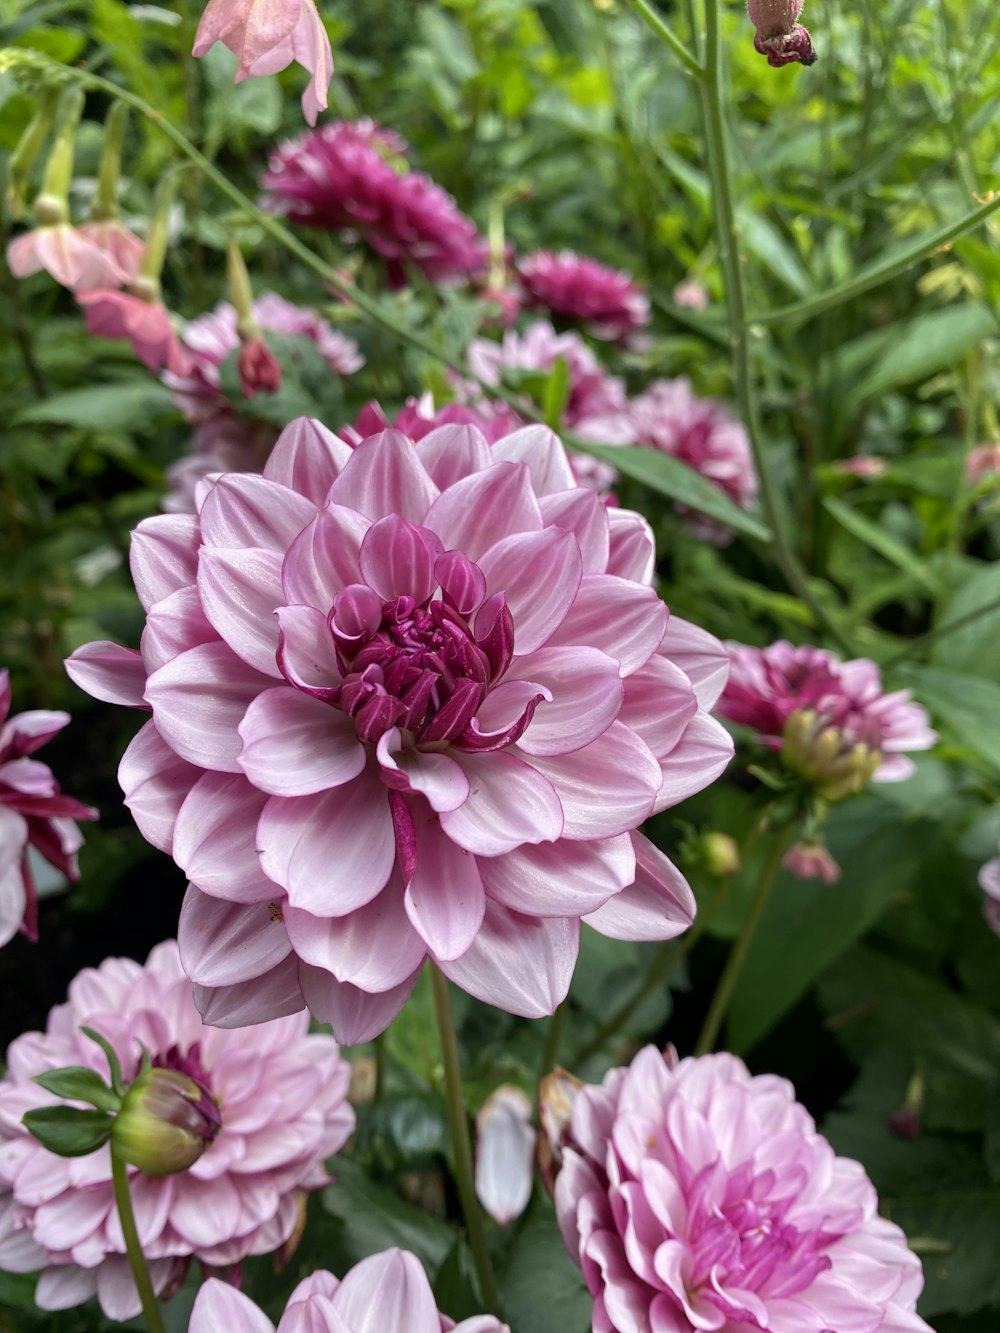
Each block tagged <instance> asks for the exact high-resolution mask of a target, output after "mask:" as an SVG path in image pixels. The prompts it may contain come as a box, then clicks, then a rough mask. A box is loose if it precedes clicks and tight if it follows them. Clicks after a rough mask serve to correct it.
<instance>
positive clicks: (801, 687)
mask: <svg viewBox="0 0 1000 1333" xmlns="http://www.w3.org/2000/svg"><path fill="white" fill-rule="evenodd" d="M729 651H730V654H731V657H732V669H731V671H730V674H729V681H728V683H727V685H726V689H725V692H724V694H723V696H722V699H721V700H720V702H719V712H720V713H721V714H722V715H723V717H727V718H729V719H730V721H732V722H740V723H742V724H743V725H744V726H747V727H752V728H753V729H754V731H756V732H757V739H758V740H760V741H762V742H763V743H764V744H765V745H767V746H768V747H769V748H771V749H773V750H780V749H781V748H782V746H783V743H784V741H783V737H784V736H785V729H786V727H787V725H788V722H789V719H790V718H791V717H792V716H793V714H797V715H799V716H800V717H801V715H803V714H810V715H811V716H812V718H813V719H814V720H815V725H816V726H817V727H821V728H822V727H830V728H834V729H835V730H836V731H838V732H839V733H840V734H841V735H842V736H843V737H844V739H845V740H846V741H848V742H852V743H857V744H859V745H862V746H864V747H866V748H867V749H868V751H869V752H870V753H872V754H874V755H880V756H881V763H880V764H879V765H878V767H877V768H876V770H875V773H874V776H873V780H874V781H875V782H900V781H902V779H903V778H908V777H909V776H910V774H911V773H912V772H913V761H912V760H911V759H908V758H907V754H908V753H909V751H911V750H929V749H930V748H931V746H932V745H934V744H935V743H936V741H937V733H936V732H935V731H932V730H931V728H930V726H929V725H928V718H927V714H926V712H925V711H924V709H923V708H922V707H921V706H920V704H918V703H914V702H913V700H912V699H911V697H910V691H909V690H897V691H895V692H894V693H892V694H886V693H885V691H884V689H883V686H882V675H881V672H880V671H879V669H878V667H877V666H876V665H875V663H874V662H869V661H868V660H867V658H863V657H860V658H856V659H855V660H853V661H850V662H841V661H839V660H838V659H837V658H836V657H834V655H833V653H828V652H827V651H826V650H825V649H823V648H811V647H808V646H807V645H802V646H801V647H795V646H794V645H792V644H790V643H786V642H785V641H784V640H780V639H779V640H778V642H777V643H772V644H771V645H770V646H769V647H767V648H753V647H748V646H746V645H744V644H738V643H731V644H729Z"/></svg>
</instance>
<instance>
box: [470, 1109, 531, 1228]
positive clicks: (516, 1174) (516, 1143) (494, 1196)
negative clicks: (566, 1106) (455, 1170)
mask: <svg viewBox="0 0 1000 1333" xmlns="http://www.w3.org/2000/svg"><path fill="white" fill-rule="evenodd" d="M534 1178H535V1131H534V1128H533V1126H532V1123H531V1102H530V1101H529V1100H528V1098H527V1097H526V1096H525V1094H524V1093H523V1092H522V1091H521V1089H520V1088H516V1087H514V1086H513V1085H512V1084H509V1083H504V1084H502V1085H501V1086H500V1087H499V1088H495V1089H494V1091H493V1092H491V1093H490V1095H489V1096H488V1097H487V1098H486V1100H485V1102H483V1104H482V1106H481V1107H480V1108H479V1114H478V1115H477V1116H476V1195H477V1197H478V1199H479V1202H480V1203H481V1204H482V1205H483V1207H484V1208H485V1209H486V1211H487V1212H488V1213H489V1215H490V1217H492V1218H493V1220H494V1222H499V1224H500V1225H501V1226H506V1225H507V1223H508V1222H512V1221H513V1220H514V1218H515V1217H520V1216H521V1214H522V1213H523V1212H524V1210H525V1208H527V1206H528V1200H529V1199H530V1198H531V1186H532V1182H533V1180H534Z"/></svg>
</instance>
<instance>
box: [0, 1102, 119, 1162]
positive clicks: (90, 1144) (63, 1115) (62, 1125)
mask: <svg viewBox="0 0 1000 1333" xmlns="http://www.w3.org/2000/svg"><path fill="white" fill-rule="evenodd" d="M21 1123H22V1124H23V1125H24V1127H25V1128H26V1129H27V1130H28V1132H29V1133H30V1134H33V1135H34V1137H35V1138H36V1139H37V1140H38V1142H39V1143H40V1144H41V1145H42V1147H43V1148H47V1149H48V1150H49V1152H51V1153H55V1154H56V1156H57V1157H86V1156H88V1155H89V1154H90V1153H92V1152H96V1151H97V1149H98V1148H100V1147H103V1145H104V1144H105V1143H107V1141H108V1139H110V1137H111V1126H112V1125H113V1124H114V1120H113V1119H112V1117H111V1116H110V1115H108V1114H107V1113H106V1112H105V1111H81V1110H78V1109H77V1108H76V1107H75V1106H40V1107H38V1109H37V1110H35V1111H26V1112H25V1114H24V1116H23V1117H22V1121H21Z"/></svg>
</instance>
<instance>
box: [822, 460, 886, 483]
mask: <svg viewBox="0 0 1000 1333" xmlns="http://www.w3.org/2000/svg"><path fill="white" fill-rule="evenodd" d="M834 467H835V468H836V469H837V471H838V472H846V473H848V474H849V475H851V476H855V477H862V478H863V479H864V480H865V481H872V480H874V479H875V478H877V477H884V476H885V474H886V473H887V472H888V471H889V464H888V462H887V461H886V460H885V459H884V458H879V457H878V455H877V454H854V455H853V456H852V457H851V458H838V459H837V461H836V463H835V464H834Z"/></svg>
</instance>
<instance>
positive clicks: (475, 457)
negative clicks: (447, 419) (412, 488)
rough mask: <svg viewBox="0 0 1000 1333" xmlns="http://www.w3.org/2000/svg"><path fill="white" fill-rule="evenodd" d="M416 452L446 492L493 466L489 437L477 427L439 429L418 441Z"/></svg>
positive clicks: (435, 481)
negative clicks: (476, 473) (487, 438)
mask: <svg viewBox="0 0 1000 1333" xmlns="http://www.w3.org/2000/svg"><path fill="white" fill-rule="evenodd" d="M416 450H417V457H418V458H419V459H420V461H421V463H423V465H424V467H425V468H426V469H427V473H428V475H429V476H430V478H431V480H432V481H433V482H434V484H435V486H437V487H438V488H439V489H440V490H442V491H446V490H447V489H448V487H449V486H454V485H455V483H456V482H458V481H461V480H462V478H463V477H468V476H471V475H472V474H473V473H475V472H482V471H483V470H484V468H488V467H489V466H490V464H491V463H492V462H493V458H492V456H491V454H490V446H489V445H488V444H487V443H486V437H485V436H484V435H483V433H482V431H481V430H477V429H476V427H475V426H456V425H449V426H438V427H437V428H436V429H435V430H430V431H428V432H427V434H426V435H425V436H424V438H423V439H422V440H418V441H417V444H416Z"/></svg>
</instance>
